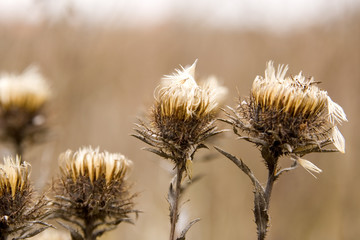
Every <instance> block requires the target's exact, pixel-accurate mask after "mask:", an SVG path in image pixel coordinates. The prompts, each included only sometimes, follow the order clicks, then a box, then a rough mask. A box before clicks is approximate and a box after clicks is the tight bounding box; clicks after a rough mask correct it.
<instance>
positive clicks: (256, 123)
mask: <svg viewBox="0 0 360 240" xmlns="http://www.w3.org/2000/svg"><path fill="white" fill-rule="evenodd" d="M287 70H288V67H287V66H284V65H280V66H279V67H278V69H277V71H276V70H275V68H274V66H273V62H272V61H270V62H268V64H267V68H266V70H265V76H264V77H262V76H257V77H256V78H255V80H254V82H253V85H252V89H251V94H250V97H249V98H248V99H243V100H241V102H240V104H239V107H238V111H237V112H234V113H235V115H236V116H235V117H231V121H230V122H231V123H232V124H234V126H236V127H237V128H238V129H240V130H241V131H243V132H245V133H247V135H248V136H247V137H244V136H242V137H244V138H245V139H246V140H248V141H250V142H254V143H256V144H257V145H258V146H261V148H262V149H267V150H269V151H270V152H272V153H273V154H274V156H275V157H278V156H281V155H283V154H294V155H296V156H293V159H295V160H296V161H297V162H298V163H300V164H301V165H302V166H304V167H305V168H306V169H307V170H311V171H315V172H320V171H321V170H320V169H316V168H314V166H315V165H313V164H312V163H311V164H310V163H309V162H308V161H307V160H304V159H301V158H300V157H299V156H303V155H305V154H307V153H309V152H313V151H322V150H323V147H324V146H326V145H329V144H331V143H333V144H334V146H335V147H336V149H337V150H338V151H340V152H345V139H344V137H343V136H342V135H341V133H340V131H339V129H338V127H337V125H338V124H341V122H343V121H347V119H346V115H345V113H344V111H343V109H342V108H341V106H340V105H338V104H337V103H335V102H333V101H332V100H331V98H330V97H329V96H328V93H327V92H326V91H324V90H321V89H319V88H318V86H317V82H315V80H314V79H313V78H305V77H304V76H303V75H302V73H301V72H300V73H299V74H298V75H296V76H290V77H288V76H286V72H287ZM315 167H316V166H315Z"/></svg>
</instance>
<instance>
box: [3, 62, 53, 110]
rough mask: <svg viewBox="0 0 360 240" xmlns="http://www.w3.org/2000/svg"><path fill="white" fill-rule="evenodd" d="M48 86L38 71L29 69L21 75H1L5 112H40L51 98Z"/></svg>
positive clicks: (33, 68) (34, 68) (32, 68)
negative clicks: (13, 110) (11, 110)
mask: <svg viewBox="0 0 360 240" xmlns="http://www.w3.org/2000/svg"><path fill="white" fill-rule="evenodd" d="M50 96H51V92H50V88H49V86H48V84H47V83H46V81H45V79H44V78H43V76H42V75H41V74H40V73H39V71H38V69H37V68H36V67H34V66H32V67H29V68H28V69H27V70H25V71H24V72H23V73H22V74H20V75H13V74H8V73H2V74H1V75H0V106H1V108H2V109H3V110H5V111H6V110H9V109H14V108H15V109H18V108H20V109H24V110H26V111H28V112H35V111H37V110H39V109H40V108H41V107H42V106H43V105H44V104H45V103H46V102H47V101H48V100H49V98H50Z"/></svg>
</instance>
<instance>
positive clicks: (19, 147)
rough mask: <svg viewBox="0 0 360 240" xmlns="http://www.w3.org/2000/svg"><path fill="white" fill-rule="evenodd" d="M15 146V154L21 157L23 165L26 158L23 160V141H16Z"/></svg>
mask: <svg viewBox="0 0 360 240" xmlns="http://www.w3.org/2000/svg"><path fill="white" fill-rule="evenodd" d="M14 145H15V153H16V155H18V156H20V157H21V163H23V162H24V158H23V153H24V147H23V144H22V140H19V141H18V140H16V141H15V144H14Z"/></svg>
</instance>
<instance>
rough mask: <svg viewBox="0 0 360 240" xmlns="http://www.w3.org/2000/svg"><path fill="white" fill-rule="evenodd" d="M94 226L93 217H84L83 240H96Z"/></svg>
mask: <svg viewBox="0 0 360 240" xmlns="http://www.w3.org/2000/svg"><path fill="white" fill-rule="evenodd" d="M95 228H96V226H94V219H93V218H91V217H90V218H87V219H85V229H84V240H96V236H95V235H94V230H95Z"/></svg>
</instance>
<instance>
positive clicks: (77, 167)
mask: <svg viewBox="0 0 360 240" xmlns="http://www.w3.org/2000/svg"><path fill="white" fill-rule="evenodd" d="M60 161H61V162H62V163H61V166H60V169H61V173H62V174H63V176H65V177H71V178H72V180H73V181H74V182H76V181H77V179H78V178H79V177H81V176H82V177H88V178H89V180H90V182H91V183H93V182H94V180H98V179H99V178H104V179H105V181H106V184H110V183H111V182H113V181H119V182H121V181H123V180H124V179H125V178H126V177H127V175H128V172H129V171H130V169H131V166H132V161H130V160H129V159H127V158H125V156H124V155H121V154H119V153H109V152H107V151H104V152H100V151H99V148H95V149H92V148H91V147H84V148H80V149H79V150H78V151H76V152H73V151H71V150H67V151H66V152H65V153H63V154H61V155H60Z"/></svg>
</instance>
